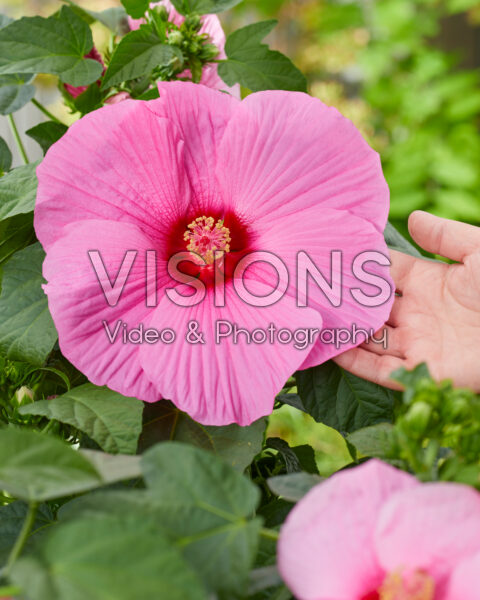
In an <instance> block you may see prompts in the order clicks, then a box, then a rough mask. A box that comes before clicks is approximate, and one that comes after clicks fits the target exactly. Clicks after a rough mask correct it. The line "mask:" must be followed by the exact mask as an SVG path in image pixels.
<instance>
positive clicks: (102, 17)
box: [63, 0, 130, 34]
mask: <svg viewBox="0 0 480 600" xmlns="http://www.w3.org/2000/svg"><path fill="white" fill-rule="evenodd" d="M63 2H65V3H66V4H68V5H69V6H70V7H72V8H73V9H74V10H75V11H76V12H77V14H79V15H80V16H82V17H83V19H85V21H86V22H87V23H91V22H93V21H98V22H99V23H102V25H105V27H108V29H110V30H111V31H113V32H115V33H118V34H126V33H128V32H129V31H130V27H129V25H128V17H127V13H126V12H125V9H124V8H123V6H114V7H112V8H106V9H105V10H101V11H96V10H88V9H86V8H82V7H80V6H78V4H76V3H75V2H73V0H63Z"/></svg>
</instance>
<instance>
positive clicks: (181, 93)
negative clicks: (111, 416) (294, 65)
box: [35, 82, 392, 425]
mask: <svg viewBox="0 0 480 600" xmlns="http://www.w3.org/2000/svg"><path fill="white" fill-rule="evenodd" d="M37 173H38V179H39V187H38V195H37V204H36V209H35V228H36V232H37V235H38V238H39V239H40V241H41V243H42V244H43V246H44V248H45V250H46V252H47V257H46V261H45V264H44V276H45V278H46V280H47V281H48V284H47V285H46V288H45V289H46V293H47V295H48V300H49V307H50V311H51V313H52V316H53V319H54V321H55V324H56V326H57V329H58V333H59V340H60V346H61V349H62V351H63V353H64V354H65V356H66V357H67V358H68V359H69V360H70V361H71V362H72V363H73V364H74V365H76V366H77V367H78V368H79V369H80V370H82V371H83V372H84V373H85V374H86V375H87V376H88V378H89V379H90V380H91V381H92V382H93V383H95V384H98V385H104V384H105V385H108V386H109V387H110V388H112V389H114V390H117V391H119V392H121V393H123V394H125V395H128V396H137V397H138V398H141V399H143V400H146V401H149V402H153V401H156V400H159V399H160V398H162V397H164V398H169V399H171V400H172V401H173V402H174V403H175V404H176V405H177V406H178V407H179V408H180V409H182V410H184V411H186V412H188V413H189V414H190V415H191V416H192V417H193V418H195V419H197V420H198V421H200V422H202V423H208V424H217V425H219V424H226V423H231V422H237V423H239V424H242V425H245V424H248V423H251V422H252V421H254V420H255V419H258V418H259V417H261V416H262V415H266V414H269V413H270V412H271V410H272V407H273V402H274V397H275V395H276V394H277V393H278V392H279V390H280V389H281V388H282V386H283V384H284V382H285V381H286V379H287V378H288V377H289V376H290V375H291V374H292V373H293V372H294V371H295V370H296V369H298V368H299V367H302V366H303V365H304V364H306V363H309V362H313V363H314V364H319V363H321V362H323V361H325V360H327V359H328V358H330V357H332V356H334V355H335V354H338V353H339V352H342V351H344V350H346V349H348V348H350V347H352V346H353V345H355V344H359V343H361V342H362V341H363V339H362V338H360V339H358V340H356V341H355V342H353V341H352V342H350V343H348V344H345V345H343V346H342V347H341V348H338V347H335V346H334V345H332V344H324V343H322V342H321V341H320V340H318V339H317V338H315V339H316V340H317V341H316V342H315V344H314V345H313V347H312V346H311V345H307V346H306V347H305V348H304V349H299V348H298V347H295V346H296V344H293V343H288V341H287V342H286V343H285V336H284V343H281V342H280V341H278V339H277V338H276V337H275V338H274V340H273V343H270V335H269V338H268V339H267V340H266V341H264V342H263V343H259V341H258V340H261V334H259V335H258V334H257V338H256V339H257V341H252V340H251V339H250V340H248V339H247V336H246V335H240V336H239V338H237V340H235V339H234V338H233V336H230V337H228V338H225V339H224V338H222V339H221V340H215V339H214V338H215V326H216V324H217V321H219V320H227V321H230V322H232V323H236V324H237V325H238V326H239V327H243V328H248V330H249V331H252V330H254V329H256V328H262V329H264V330H265V329H266V328H268V327H269V324H273V325H274V327H275V329H276V330H277V332H278V330H280V329H281V328H289V329H290V330H291V331H292V332H293V331H297V330H301V329H302V328H321V327H322V324H323V325H325V323H327V324H328V326H329V327H330V326H332V325H334V326H335V327H346V328H351V327H352V324H354V323H355V324H356V325H357V326H358V327H365V328H374V329H375V330H376V329H378V328H379V327H380V326H381V325H382V324H383V323H384V321H385V320H386V319H387V317H388V315H389V311H390V307H391V303H392V298H390V300H387V301H385V302H384V303H383V304H382V305H381V306H376V307H364V306H362V305H360V304H358V303H357V301H356V300H354V299H353V297H352V295H351V293H350V289H351V288H360V289H363V290H364V291H365V293H366V294H370V295H372V294H373V293H374V292H375V290H376V288H375V287H374V286H371V285H369V284H363V283H361V282H359V281H356V280H355V279H354V278H353V276H352V272H351V262H352V260H353V257H354V256H355V255H356V254H358V253H359V252H363V251H365V250H369V251H370V250H372V251H375V250H376V251H380V252H382V253H383V254H386V253H387V248H386V246H385V242H384V239H383V235H382V231H383V228H384V225H385V222H386V217H387V212H388V188H387V186H386V183H385V180H384V178H383V175H382V171H381V167H380V161H379V157H378V155H377V154H376V153H375V152H373V151H372V150H371V149H370V148H369V146H368V145H367V144H366V142H365V141H364V140H363V139H362V137H361V135H360V134H359V133H358V131H357V130H356V129H355V127H354V126H353V125H352V124H351V123H350V122H349V121H348V120H346V119H345V118H343V117H342V116H341V115H340V114H339V113H338V112H337V111H336V110H335V109H333V108H328V107H326V106H325V105H324V104H322V103H321V102H320V101H319V100H317V99H314V98H311V97H309V96H307V95H306V94H301V93H294V92H281V91H271V92H261V93H257V94H252V95H250V96H248V98H246V99H245V100H243V102H240V101H238V100H236V99H234V98H233V97H232V96H230V95H228V94H224V93H221V92H219V91H215V90H211V89H209V88H207V87H205V86H202V85H196V84H192V83H185V82H170V83H162V84H160V98H159V99H157V100H152V101H149V102H141V101H134V100H125V101H124V102H121V103H119V104H116V105H113V106H109V107H106V108H103V109H100V110H98V111H95V112H93V113H91V114H89V115H87V116H85V117H84V118H82V119H81V120H79V121H78V122H76V123H75V124H74V125H73V126H72V127H71V128H70V130H69V131H68V132H67V134H66V135H65V136H64V137H63V138H62V139H61V140H60V141H59V142H57V143H56V144H54V145H53V146H52V147H51V148H50V150H49V152H48V153H47V156H46V157H45V159H44V161H43V162H42V163H41V165H40V166H39V167H38V170H37ZM215 248H217V249H220V250H224V251H225V256H224V264H222V265H220V270H223V271H224V273H225V306H224V307H218V306H215V305H214V302H213V299H214V297H215V295H216V293H217V292H218V286H217V287H215V286H214V285H213V281H212V279H213V272H214V270H215V269H216V268H217V267H219V264H218V261H217V263H212V261H211V255H210V253H209V250H213V249H215ZM332 249H335V250H340V251H342V252H343V259H344V260H343V266H342V268H343V285H342V295H343V298H342V303H341V306H339V307H337V308H333V307H332V306H331V304H330V303H329V301H328V300H327V298H326V296H325V295H324V294H323V292H321V290H320V288H319V287H317V285H316V284H315V283H314V282H312V281H310V284H309V291H310V294H309V303H308V306H307V307H305V308H298V307H297V305H296V281H295V273H296V268H295V265H296V260H297V253H298V252H299V251H304V252H306V253H308V255H309V256H310V258H311V260H312V261H313V262H314V263H315V264H316V265H317V267H318V268H319V269H320V270H321V271H322V273H324V274H325V276H326V278H328V277H329V273H330V251H331V250H332ZM92 250H96V251H99V252H100V255H101V258H102V259H103V263H104V267H105V272H104V273H103V275H102V273H101V274H100V279H101V280H102V283H104V284H105V286H106V288H107V289H108V286H109V285H110V282H108V278H107V275H108V276H109V277H110V280H111V282H112V283H113V282H114V281H115V277H116V275H117V273H118V272H119V269H120V266H121V265H122V264H123V262H124V258H125V255H126V253H127V251H129V250H132V251H134V253H135V252H136V255H135V256H136V258H135V262H134V264H133V267H132V269H131V271H130V273H129V276H128V278H126V284H125V288H124V290H123V294H122V296H121V298H120V300H119V301H118V303H116V305H114V306H109V305H108V304H107V302H106V299H105V296H104V293H103V291H102V289H101V287H100V285H99V281H98V280H97V276H96V275H95V273H94V271H93V268H92V264H91V263H90V260H89V256H88V252H89V251H92ZM148 250H155V251H156V252H157V265H156V266H157V276H156V284H155V282H154V280H155V275H152V274H151V269H150V270H149V271H148V272H149V273H150V276H149V280H148V281H146V275H145V271H146V262H147V260H149V259H148V258H147V257H148V256H150V255H149V254H147V251H148ZM188 250H193V251H194V252H196V253H197V254H196V255H200V257H202V258H200V259H199V260H203V259H205V261H206V263H207V264H204V266H199V265H198V264H189V269H190V271H193V274H194V275H195V276H197V277H198V278H199V280H200V281H201V282H203V283H204V285H205V288H206V297H205V299H204V300H203V301H202V302H200V303H199V304H197V305H196V306H191V307H189V308H185V307H180V306H178V305H177V304H176V303H174V302H172V301H171V299H170V298H169V297H168V296H167V294H166V290H167V288H175V286H177V288H175V289H178V290H179V291H180V293H183V290H184V287H183V284H181V283H178V284H177V283H176V282H175V281H173V280H172V278H171V277H170V276H169V274H168V272H167V267H166V264H167V260H168V259H169V258H170V257H171V256H172V255H174V254H175V253H177V252H187V251H188ZM250 251H267V252H270V253H273V254H275V255H277V256H278V257H280V258H281V260H282V261H283V262H284V263H285V265H286V268H287V269H288V272H289V274H290V282H288V281H287V282H281V283H286V284H287V285H288V283H289V285H288V290H287V293H286V294H285V295H284V297H283V298H282V299H280V300H279V301H278V302H276V303H275V304H273V305H270V306H265V307H263V308H262V307H256V306H250V305H249V304H248V303H246V302H245V301H244V300H242V299H241V298H240V297H239V296H238V294H237V288H236V281H237V280H236V279H234V277H233V275H234V274H235V275H236V277H237V279H238V277H239V273H238V270H237V272H235V271H234V270H235V268H236V267H237V264H238V263H239V260H240V259H241V258H242V257H243V256H245V255H246V254H247V253H248V252H250ZM191 256H193V255H191ZM150 258H151V257H150ZM181 269H182V270H185V269H183V267H181ZM369 270H370V271H374V270H377V271H378V272H380V273H383V277H384V278H386V279H387V280H388V267H380V266H378V265H377V267H376V268H370V269H369ZM120 275H121V276H119V279H120V280H122V277H123V279H125V277H126V274H125V273H123V274H120ZM245 278H246V280H247V283H246V284H245V285H246V287H247V288H248V290H249V291H250V292H251V293H252V294H254V295H257V296H260V295H266V293H267V292H269V291H271V289H272V288H275V287H276V286H277V276H276V274H275V272H274V271H272V268H271V267H270V266H269V265H265V264H262V263H257V264H256V265H253V266H252V267H250V268H249V269H247V271H246V272H245ZM309 279H311V278H310V277H309ZM122 281H123V280H122ZM117 283H118V282H117ZM155 285H156V295H157V300H158V306H156V307H155V306H151V305H152V304H155V302H154V299H155V289H154V288H155ZM390 285H391V283H390ZM189 290H190V292H191V291H192V288H191V287H189ZM377 291H378V290H377ZM147 293H148V295H149V302H148V303H146V300H145V297H146V294H147ZM147 304H148V305H147ZM149 305H150V306H149ZM117 320H121V321H122V323H124V324H127V325H128V326H129V327H130V328H131V327H136V326H138V324H139V323H143V324H144V325H145V327H150V328H156V329H158V330H163V329H165V328H172V329H174V330H175V332H176V333H177V334H178V337H177V339H176V340H175V342H174V343H172V344H165V343H156V344H148V343H144V344H138V345H135V344H132V343H123V341H122V337H121V335H122V331H123V330H122V331H120V335H119V336H118V337H117V338H116V339H114V341H113V343H110V341H109V339H108V336H107V335H106V330H105V325H104V323H103V321H106V322H108V324H109V325H110V328H109V331H110V332H112V330H113V328H114V325H115V323H116V322H117ZM192 321H196V322H198V324H199V330H200V332H202V333H203V334H204V342H205V343H204V344H202V343H198V344H192V343H189V342H187V341H186V340H185V333H186V332H187V331H188V324H189V323H190V322H192ZM286 337H287V338H288V336H286ZM191 340H193V341H195V338H194V337H192V338H191ZM216 341H220V342H221V343H216ZM249 341H250V343H248V342H249ZM236 342H237V343H236ZM297 346H298V344H297Z"/></svg>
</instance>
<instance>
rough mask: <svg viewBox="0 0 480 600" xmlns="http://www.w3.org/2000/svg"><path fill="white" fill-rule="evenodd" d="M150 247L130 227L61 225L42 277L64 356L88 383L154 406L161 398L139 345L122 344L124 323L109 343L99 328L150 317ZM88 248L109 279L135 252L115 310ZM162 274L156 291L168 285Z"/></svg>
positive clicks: (162, 268) (135, 324)
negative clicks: (128, 254) (97, 256)
mask: <svg viewBox="0 0 480 600" xmlns="http://www.w3.org/2000/svg"><path fill="white" fill-rule="evenodd" d="M152 248H153V246H152V243H151V241H150V240H149V239H148V238H146V237H145V236H144V234H143V233H142V231H141V230H140V229H139V228H138V227H136V226H134V225H131V224H129V223H118V222H117V223H116V222H113V221H111V222H109V221H82V222H79V223H74V224H71V225H69V226H67V227H65V229H64V236H63V237H62V238H60V239H59V240H58V241H57V242H56V243H55V244H53V246H51V247H50V248H49V251H48V253H47V257H46V259H45V262H44V268H43V273H44V277H45V278H46V280H47V282H48V283H47V285H46V286H45V291H46V294H47V296H48V305H49V309H50V312H51V314H52V317H53V320H54V322H55V325H56V327H57V330H58V333H59V340H60V347H61V350H62V353H63V354H64V355H65V356H66V357H67V358H68V359H69V360H70V361H71V362H72V363H73V364H74V365H75V366H76V367H77V368H78V369H79V370H81V371H82V372H83V373H84V374H85V375H86V376H87V377H88V379H89V380H90V381H91V382H92V383H95V384H96V385H108V387H110V388H111V389H113V390H115V391H117V392H120V393H122V394H124V395H126V396H136V397H138V398H140V399H142V400H148V401H152V402H153V401H156V400H159V399H160V398H161V396H160V394H159V393H158V391H157V387H156V386H155V385H153V384H152V383H151V381H150V380H149V379H148V377H147V376H146V375H145V373H144V372H143V369H142V366H141V364H140V362H139V357H138V349H139V346H138V345H135V344H131V343H127V344H125V343H123V341H122V333H123V325H121V326H120V327H119V330H118V335H117V338H116V339H115V341H114V343H110V342H109V339H108V336H107V332H106V329H105V326H104V324H103V321H106V322H107V323H108V326H109V330H110V332H112V334H113V332H114V330H115V326H116V324H117V322H118V321H119V320H121V321H122V322H123V323H126V324H127V325H128V327H129V328H132V327H138V325H139V324H140V323H144V322H145V321H146V320H147V319H148V317H149V315H150V313H151V312H152V311H153V309H152V308H148V307H147V306H146V271H145V267H146V265H145V260H146V254H145V253H146V250H151V249H152ZM91 250H98V251H99V252H100V254H101V258H102V260H103V263H104V265H105V270H106V272H107V274H108V275H109V277H110V280H111V281H114V280H115V277H116V275H117V273H118V272H119V269H120V267H121V265H122V262H123V261H124V258H125V255H126V252H127V251H128V250H135V251H137V255H136V258H135V262H134V264H133V267H132V269H131V271H130V274H129V277H128V279H127V282H126V284H125V287H124V291H123V294H122V296H121V297H120V300H119V301H118V304H117V305H116V306H114V307H111V306H109V305H108V304H107V300H106V298H105V295H104V293H103V291H102V288H101V286H100V284H99V280H98V279H97V276H96V274H95V271H94V269H93V266H92V263H91V262H90V260H89V256H88V252H89V251H91ZM157 260H158V258H157ZM164 271H165V266H164V265H162V266H160V267H159V269H158V272H159V275H160V277H159V282H158V285H159V287H160V288H161V286H162V284H166V283H167V280H166V278H165V277H163V278H162V276H161V273H163V272H164Z"/></svg>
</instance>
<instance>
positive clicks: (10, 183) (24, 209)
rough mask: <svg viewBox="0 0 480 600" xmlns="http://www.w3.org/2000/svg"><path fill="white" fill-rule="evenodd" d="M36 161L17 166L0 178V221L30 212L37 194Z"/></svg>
mask: <svg viewBox="0 0 480 600" xmlns="http://www.w3.org/2000/svg"><path fill="white" fill-rule="evenodd" d="M37 166H38V163H30V164H29V165H24V166H22V167H17V168H16V169H13V171H10V173H8V175H5V176H4V177H2V178H1V179H0V221H3V220H4V219H8V218H9V217H13V216H15V215H19V214H25V213H29V212H32V211H33V209H34V207H35V197H36V195H37V183H38V182H37V176H36V174H35V170H36V168H37Z"/></svg>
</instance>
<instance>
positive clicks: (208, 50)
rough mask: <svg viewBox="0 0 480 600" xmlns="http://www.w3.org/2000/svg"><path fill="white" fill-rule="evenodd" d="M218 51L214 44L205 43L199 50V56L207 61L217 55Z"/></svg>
mask: <svg viewBox="0 0 480 600" xmlns="http://www.w3.org/2000/svg"><path fill="white" fill-rule="evenodd" d="M218 53H219V49H218V48H217V47H216V46H215V44H205V46H203V48H202V51H201V52H200V58H201V59H202V60H204V61H205V62H209V61H210V60H213V59H214V58H215V57H216V56H218Z"/></svg>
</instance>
